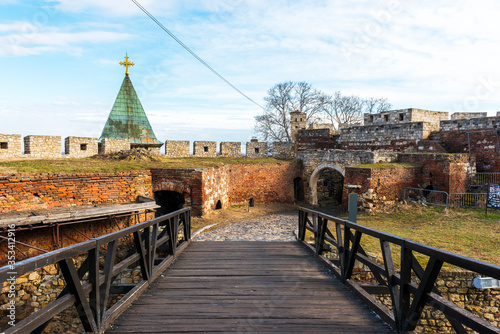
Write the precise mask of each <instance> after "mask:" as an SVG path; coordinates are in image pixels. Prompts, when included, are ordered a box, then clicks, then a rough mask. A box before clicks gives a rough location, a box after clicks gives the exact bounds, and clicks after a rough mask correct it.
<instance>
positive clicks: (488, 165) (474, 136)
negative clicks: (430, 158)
mask: <svg viewBox="0 0 500 334" xmlns="http://www.w3.org/2000/svg"><path fill="white" fill-rule="evenodd" d="M468 132H469V131H468V130H462V131H439V132H433V133H432V138H433V139H434V140H435V141H437V142H439V143H440V144H441V145H442V146H443V147H445V148H446V150H447V152H451V153H469V142H470V155H471V159H472V160H473V161H475V164H476V170H477V172H481V173H493V172H496V173H499V172H500V147H499V145H498V138H497V132H496V130H494V131H488V130H486V131H474V132H469V133H468Z"/></svg>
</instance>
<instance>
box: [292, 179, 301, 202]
mask: <svg viewBox="0 0 500 334" xmlns="http://www.w3.org/2000/svg"><path fill="white" fill-rule="evenodd" d="M293 199H294V200H295V201H303V200H304V182H302V178H301V177H296V178H295V179H293Z"/></svg>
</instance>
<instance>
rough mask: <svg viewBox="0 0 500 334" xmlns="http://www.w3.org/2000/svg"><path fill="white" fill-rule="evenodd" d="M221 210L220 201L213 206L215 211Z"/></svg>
mask: <svg viewBox="0 0 500 334" xmlns="http://www.w3.org/2000/svg"><path fill="white" fill-rule="evenodd" d="M220 209H222V203H221V201H220V200H218V201H217V204H216V205H215V210H220Z"/></svg>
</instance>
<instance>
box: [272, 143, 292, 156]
mask: <svg viewBox="0 0 500 334" xmlns="http://www.w3.org/2000/svg"><path fill="white" fill-rule="evenodd" d="M296 157H297V152H296V150H295V144H294V143H291V142H274V143H273V158H275V159H282V160H292V159H295V158H296Z"/></svg>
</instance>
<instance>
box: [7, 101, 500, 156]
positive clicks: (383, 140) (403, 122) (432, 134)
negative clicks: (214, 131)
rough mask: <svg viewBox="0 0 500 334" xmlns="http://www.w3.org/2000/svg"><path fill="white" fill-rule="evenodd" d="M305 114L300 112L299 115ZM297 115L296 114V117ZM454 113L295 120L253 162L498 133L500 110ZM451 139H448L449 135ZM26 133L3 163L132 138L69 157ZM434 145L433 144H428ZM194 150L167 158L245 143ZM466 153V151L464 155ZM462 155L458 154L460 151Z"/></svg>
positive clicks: (73, 140)
mask: <svg viewBox="0 0 500 334" xmlns="http://www.w3.org/2000/svg"><path fill="white" fill-rule="evenodd" d="M295 114H297V115H298V116H300V115H301V114H300V113H296V112H295ZM295 114H294V113H292V116H294V115H295ZM449 117H450V115H449V113H448V112H440V111H430V110H423V109H414V108H409V109H400V110H391V111H384V112H381V113H378V114H365V115H364V125H355V126H345V127H341V129H340V131H338V132H333V131H332V130H331V128H329V127H327V126H326V125H325V128H324V129H322V128H318V126H316V127H311V126H309V128H308V126H307V124H305V121H304V118H302V122H301V118H297V117H296V118H297V121H295V119H293V122H292V123H293V126H294V127H293V130H294V138H296V142H295V143H291V142H285V143H280V142H275V143H272V145H270V143H267V142H259V141H258V140H256V139H252V140H251V141H250V142H247V143H246V156H247V157H248V158H266V157H270V156H273V157H274V158H277V159H294V158H295V157H296V154H297V151H304V150H306V151H307V150H330V149H341V150H353V149H354V150H380V149H382V150H391V151H432V152H440V151H442V152H446V146H450V145H451V144H450V143H444V144H445V145H444V146H445V147H443V146H441V145H440V144H439V143H437V142H435V141H436V138H440V137H443V134H446V133H448V132H451V131H458V132H464V133H465V131H475V130H493V131H496V130H498V129H499V128H500V112H498V113H497V116H496V117H487V113H484V112H483V113H472V112H458V113H453V114H452V115H451V119H449ZM445 137H446V136H445ZM21 139H22V138H21V135H7V134H0V159H1V158H17V157H36V158H61V157H71V158H84V157H89V156H92V155H95V154H98V153H99V154H110V153H114V152H118V151H121V150H129V149H130V148H131V145H130V143H129V141H128V139H104V140H103V141H102V142H101V143H98V142H97V139H96V138H88V137H67V138H66V139H65V141H64V154H63V153H61V137H59V136H33V135H29V136H26V137H24V154H23V153H22V152H21V144H22V140H21ZM429 140H430V142H429V143H428V142H427V141H429ZM151 151H153V152H154V153H155V154H161V151H160V148H152V149H151ZM192 152H193V153H191V150H190V141H178V140H166V141H165V149H164V154H165V156H166V157H169V158H183V157H190V156H194V157H216V156H223V157H240V156H242V143H240V142H221V143H220V149H219V152H217V142H215V141H195V142H193V147H192ZM460 152H462V151H460ZM460 152H456V153H460Z"/></svg>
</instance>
